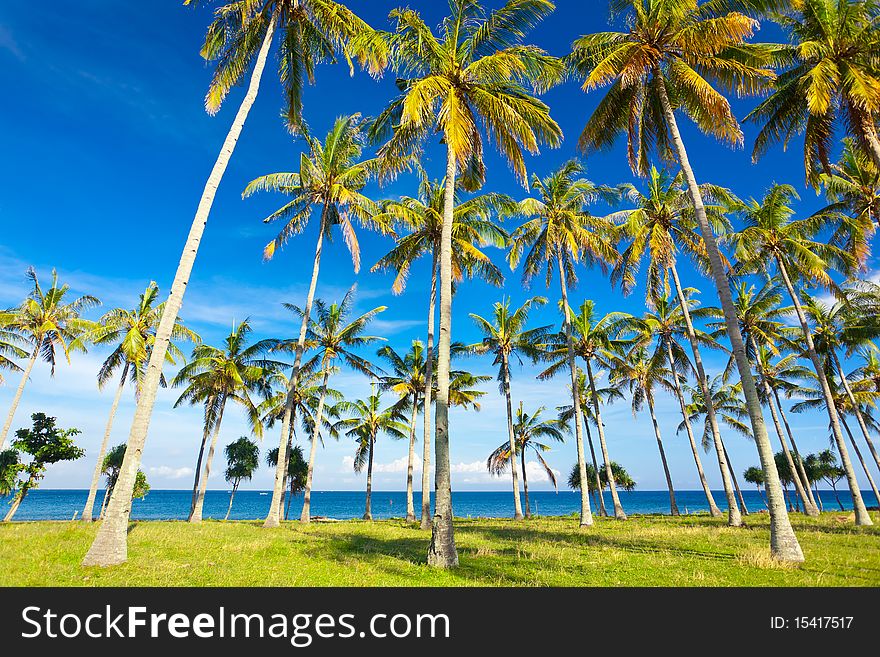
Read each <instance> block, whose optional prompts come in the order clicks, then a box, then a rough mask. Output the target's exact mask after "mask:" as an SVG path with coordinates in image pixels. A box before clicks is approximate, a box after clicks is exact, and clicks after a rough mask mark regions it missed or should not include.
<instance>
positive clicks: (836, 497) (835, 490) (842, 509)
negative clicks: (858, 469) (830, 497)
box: [831, 481, 846, 511]
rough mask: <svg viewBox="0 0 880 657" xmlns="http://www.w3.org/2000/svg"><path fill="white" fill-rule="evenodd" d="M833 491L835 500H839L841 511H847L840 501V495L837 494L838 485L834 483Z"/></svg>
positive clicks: (832, 484) (832, 483) (838, 504)
mask: <svg viewBox="0 0 880 657" xmlns="http://www.w3.org/2000/svg"><path fill="white" fill-rule="evenodd" d="M831 490H833V491H834V498H835V499H836V500H837V506H839V507H840V510H841V511H845V510H846V509H844V508H843V502H841V501H840V493H838V492H837V485H836V484H835V483H834V482H833V481H832V482H831Z"/></svg>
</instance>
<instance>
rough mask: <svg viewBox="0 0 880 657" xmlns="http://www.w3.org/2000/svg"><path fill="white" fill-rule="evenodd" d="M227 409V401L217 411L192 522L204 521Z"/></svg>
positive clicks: (222, 402) (190, 519)
mask: <svg viewBox="0 0 880 657" xmlns="http://www.w3.org/2000/svg"><path fill="white" fill-rule="evenodd" d="M225 407H226V400H225V399H223V400H222V401H221V402H220V409H219V410H218V411H217V421H216V422H215V423H214V432H213V434H212V435H211V446H210V447H209V448H208V456H207V458H205V474H204V475H203V476H202V481H201V483H200V484H199V496H198V497H197V498H196V506H195V508H194V509H193V512H192V515H191V516H190V518H189V521H190V522H201V521H202V509H204V507H205V491H206V490H207V489H208V477H210V476H211V465H212V464H213V462H214V452H215V451H216V449H217V438H218V437H219V436H220V423H221V422H223V409H224V408H225Z"/></svg>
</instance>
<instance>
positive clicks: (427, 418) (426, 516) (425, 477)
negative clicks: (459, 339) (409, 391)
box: [421, 249, 438, 530]
mask: <svg viewBox="0 0 880 657" xmlns="http://www.w3.org/2000/svg"><path fill="white" fill-rule="evenodd" d="M437 256H438V253H437V251H436V249H435V251H434V253H433V255H432V256H431V299H430V301H429V302H428V341H427V344H426V345H425V392H424V399H425V408H424V413H425V414H424V418H423V420H422V422H423V426H422V522H421V526H422V529H426V530H427V529H430V528H431V395H432V394H433V385H434V382H433V377H434V309H435V307H436V305H437V266H438V265H437Z"/></svg>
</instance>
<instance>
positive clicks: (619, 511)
mask: <svg viewBox="0 0 880 657" xmlns="http://www.w3.org/2000/svg"><path fill="white" fill-rule="evenodd" d="M586 365H587V382H588V383H589V385H590V395H592V397H593V415H595V416H596V428H597V429H598V430H599V448H600V449H601V450H602V458H603V459H604V460H605V478H606V479H607V480H608V488H609V489H610V490H611V501H612V502H613V503H614V517H615V518H616V519H617V520H626V513H625V512H624V511H623V505H622V504H621V503H620V497H618V495H617V485H616V484H615V483H614V473H613V472H612V471H611V459H610V458H609V457H608V445H607V444H606V443H605V424H604V423H603V422H602V410H601V409H600V408H599V394H598V393H597V392H596V382H595V381H594V380H593V367H592V366H591V365H590V361H586ZM599 490H600V492H601V488H600V489H599Z"/></svg>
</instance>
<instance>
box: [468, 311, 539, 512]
mask: <svg viewBox="0 0 880 657" xmlns="http://www.w3.org/2000/svg"><path fill="white" fill-rule="evenodd" d="M545 303H547V299H545V298H544V297H532V298H531V299H528V300H526V302H525V303H523V305H521V306H520V307H519V308H517V309H516V310H514V311H511V309H510V299H503V300H502V301H500V302H497V303H495V305H494V306H493V310H492V318H491V319H486V318H485V317H481V316H480V315H476V314H474V313H471V319H473V320H474V323H475V324H476V325H477V328H478V329H479V330H480V332H481V333H482V334H483V339H482V341H481V342H478V343H476V344H473V345H471V346H470V347H468V349H469V350H470V351H472V352H473V353H477V354H492V356H494V360H493V363H492V364H493V365H495V366H497V367H498V382H499V385H500V388H501V394H502V395H504V401H505V403H506V406H507V437H508V443H509V446H510V453H511V454H516V435H515V434H514V430H513V428H514V427H513V423H514V419H513V401H512V395H511V391H510V365H511V362H510V361H511V359H512V358H516V359H517V360H518V361H519V362H520V364H522V357H523V356H525V357H526V358H528V359H530V360H531V361H532V362H537V361H538V360H539V359H540V358H541V357H542V352H541V347H542V345H543V344H544V343H546V341H547V337H548V333H549V330H550V327H549V326H539V327H536V328H531V329H529V328H526V325H527V323H528V321H529V313H530V312H531V310H532V309H533V308H535V307H538V306H543V305H544V304H545ZM510 476H511V481H512V483H513V509H514V513H513V518H514V520H522V519H523V512H522V504H521V502H520V499H519V473H518V470H517V467H516V462H515V459H514V460H513V461H511V463H510Z"/></svg>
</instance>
